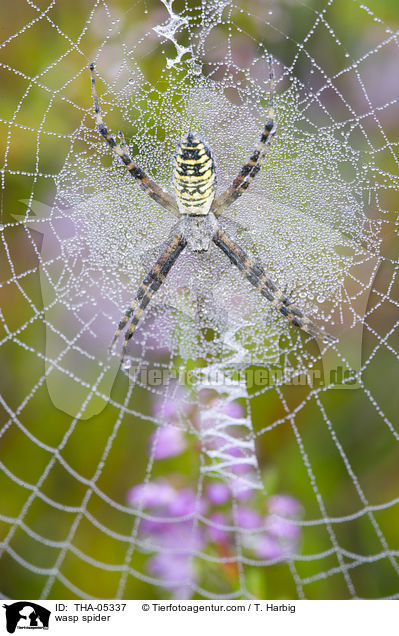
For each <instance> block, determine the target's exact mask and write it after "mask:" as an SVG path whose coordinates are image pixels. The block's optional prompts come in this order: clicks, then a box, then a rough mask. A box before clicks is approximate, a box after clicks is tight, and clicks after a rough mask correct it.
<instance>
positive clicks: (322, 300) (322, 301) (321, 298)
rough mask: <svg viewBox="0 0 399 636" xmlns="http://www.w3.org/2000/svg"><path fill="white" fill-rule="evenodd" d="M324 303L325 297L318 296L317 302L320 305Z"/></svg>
mask: <svg viewBox="0 0 399 636" xmlns="http://www.w3.org/2000/svg"><path fill="white" fill-rule="evenodd" d="M324 301H325V298H324V296H317V302H318V303H324Z"/></svg>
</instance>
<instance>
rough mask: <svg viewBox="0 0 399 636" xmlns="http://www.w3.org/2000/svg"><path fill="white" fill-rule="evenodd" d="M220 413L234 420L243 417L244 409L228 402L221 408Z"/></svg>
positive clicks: (239, 405) (235, 403)
mask: <svg viewBox="0 0 399 636" xmlns="http://www.w3.org/2000/svg"><path fill="white" fill-rule="evenodd" d="M221 411H222V413H225V414H226V415H229V416H230V417H233V418H234V419H239V418H242V417H244V409H243V408H242V406H241V404H238V403H237V402H228V403H227V404H225V405H224V406H223V407H222V409H221Z"/></svg>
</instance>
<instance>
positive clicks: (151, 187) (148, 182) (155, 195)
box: [90, 63, 180, 217]
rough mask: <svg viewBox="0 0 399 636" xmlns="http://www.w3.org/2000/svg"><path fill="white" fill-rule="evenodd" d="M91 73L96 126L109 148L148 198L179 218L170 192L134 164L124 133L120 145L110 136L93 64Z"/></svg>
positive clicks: (120, 133) (177, 209) (120, 135)
mask: <svg viewBox="0 0 399 636" xmlns="http://www.w3.org/2000/svg"><path fill="white" fill-rule="evenodd" d="M90 72H91V89H92V94H93V103H94V111H95V113H96V124H97V127H98V131H99V133H100V134H101V135H102V136H103V137H104V139H105V141H106V142H107V144H108V145H109V147H110V148H112V150H113V151H114V152H115V153H116V154H117V155H118V156H119V157H120V158H121V159H122V161H123V163H124V164H125V166H126V168H127V169H128V171H129V172H130V174H131V175H132V177H134V178H135V179H137V181H139V183H140V186H141V188H142V189H143V190H144V192H146V193H147V194H148V196H150V197H151V198H152V199H154V201H156V202H157V203H159V205H161V206H162V207H164V208H166V209H167V210H169V212H172V213H173V214H174V215H175V216H177V217H179V216H180V212H179V208H178V207H177V203H176V201H175V200H174V198H173V197H172V196H171V195H170V194H169V193H168V192H165V190H162V188H160V187H159V185H157V184H156V183H155V181H153V180H152V179H150V177H149V176H148V175H147V174H146V173H145V172H144V170H142V169H141V168H140V167H139V166H137V165H136V164H135V163H133V161H132V160H131V158H130V156H129V153H128V147H127V145H126V142H125V138H124V136H123V133H122V132H120V131H119V138H120V140H121V143H120V144H118V143H117V142H116V141H115V139H114V137H113V136H112V135H111V134H110V132H109V130H108V128H107V127H106V125H105V124H104V121H103V118H102V114H101V108H100V102H99V101H98V96H97V89H96V74H95V71H94V64H93V63H91V64H90Z"/></svg>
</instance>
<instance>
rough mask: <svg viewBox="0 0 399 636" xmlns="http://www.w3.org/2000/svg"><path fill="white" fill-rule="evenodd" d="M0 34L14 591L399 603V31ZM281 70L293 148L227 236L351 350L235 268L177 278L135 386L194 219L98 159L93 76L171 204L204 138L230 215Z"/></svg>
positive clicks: (378, 26)
mask: <svg viewBox="0 0 399 636" xmlns="http://www.w3.org/2000/svg"><path fill="white" fill-rule="evenodd" d="M381 11H382V9H381ZM3 13H4V17H5V20H4V25H6V27H7V29H8V30H9V35H8V36H7V38H6V39H5V40H4V42H3V43H2V45H1V47H0V73H1V83H2V87H4V88H5V89H6V92H5V98H3V99H2V100H1V102H0V109H1V112H0V125H1V130H2V134H1V136H0V138H1V140H2V142H1V143H2V157H3V161H2V218H1V232H0V238H1V251H0V258H1V268H0V272H1V286H0V295H1V302H0V318H1V334H0V354H1V368H2V373H1V383H2V395H1V397H0V400H1V401H0V403H1V413H2V420H3V421H4V425H3V426H2V429H1V433H0V435H1V438H0V439H1V442H0V444H1V449H2V451H1V462H0V467H1V472H0V475H1V476H0V488H1V492H2V496H1V500H0V529H1V544H0V570H1V572H2V573H3V576H2V577H1V580H2V582H1V589H0V593H1V595H2V596H3V597H4V598H8V597H10V598H13V597H16V598H18V597H19V598H22V597H29V598H75V597H78V598H97V597H102V598H113V597H118V598H153V597H157V596H162V595H174V596H176V597H193V596H194V597H198V598H252V597H256V598H275V599H279V598H311V599H312V598H313V599H317V598H328V599H334V598H397V597H398V596H399V565H398V561H397V557H398V549H399V546H398V539H397V537H398V536H399V535H398V522H397V519H398V508H397V506H398V502H399V492H398V479H397V477H398V470H397V466H398V444H397V442H398V440H399V432H398V426H397V424H398V422H397V410H398V400H397V392H396V378H397V375H398V371H399V368H398V318H397V308H398V300H399V299H398V295H399V293H398V283H397V222H396V207H397V203H396V199H397V188H398V157H397V143H398V142H397V125H396V122H397V117H398V101H397V100H398V94H397V93H398V89H397V82H396V81H395V77H396V69H397V65H398V62H399V60H398V57H399V50H398V32H397V30H395V29H396V27H397V24H396V25H395V24H393V22H394V20H395V16H392V15H389V14H388V15H387V16H386V18H385V17H384V20H383V19H382V18H380V17H379V15H378V11H377V10H376V13H374V11H373V3H369V6H365V5H361V4H360V3H358V2H356V1H355V0H350V1H349V2H348V1H347V0H345V1H344V0H330V2H325V3H316V2H315V3H307V4H306V3H301V2H296V1H295V2H288V1H287V2H279V3H275V2H272V1H270V3H269V2H260V1H259V0H258V1H256V0H254V1H253V2H246V3H242V5H241V4H240V3H230V2H222V1H216V0H215V1H213V0H210V1H206V2H205V1H204V2H202V3H200V2H177V0H176V2H175V3H173V1H172V0H163V2H158V1H157V2H156V1H155V0H154V1H149V2H143V3H141V2H136V3H134V4H133V5H132V3H131V2H127V3H125V2H123V1H122V0H115V1H114V0H113V1H112V2H109V3H105V2H102V1H97V2H86V1H84V0H76V1H75V2H73V3H72V2H70V3H68V5H67V4H66V3H62V2H60V1H59V0H53V1H52V2H51V3H48V2H32V1H30V0H27V1H26V2H22V1H21V6H20V10H19V11H14V7H9V8H7V7H4V9H3ZM270 53H271V54H272V56H273V60H274V61H273V66H274V73H275V76H276V77H275V79H276V83H275V84H276V85H275V108H276V117H277V122H278V133H277V136H276V138H275V140H274V142H273V145H272V147H271V149H270V151H269V152H268V154H267V156H266V157H265V162H264V167H263V169H262V170H261V172H260V173H259V174H258V176H257V177H256V179H255V180H254V182H253V183H251V186H250V188H249V189H248V191H247V192H246V193H245V194H244V195H243V196H242V197H241V198H240V199H239V200H238V201H237V202H236V203H235V204H234V205H233V206H232V207H231V208H230V209H229V210H228V211H226V213H225V214H224V216H223V217H222V219H221V224H222V226H223V227H224V229H225V230H226V232H228V234H229V235H230V236H231V237H232V238H234V239H235V240H236V241H237V242H238V243H239V244H240V245H241V246H242V247H244V248H245V249H246V250H248V251H249V252H250V253H252V254H254V255H255V256H256V257H257V258H258V259H259V260H260V261H261V262H262V263H263V265H264V267H265V269H266V271H268V272H270V276H271V277H272V279H273V280H274V281H275V282H276V283H277V284H278V286H279V287H280V288H281V289H283V290H284V291H285V292H286V293H287V294H288V295H289V296H290V297H291V298H292V299H293V300H294V301H295V303H296V304H297V305H298V306H299V307H301V308H302V309H303V310H304V311H305V312H306V313H307V314H308V315H309V316H310V317H311V318H312V319H313V320H314V321H315V322H316V323H317V324H320V325H322V326H324V327H325V329H326V331H328V332H329V333H332V334H333V335H335V336H336V337H337V343H334V344H331V343H323V342H320V341H317V342H316V341H315V340H314V339H312V338H310V337H309V336H306V334H303V333H299V332H298V330H296V329H294V328H292V327H290V326H289V325H288V324H287V323H286V321H285V319H284V318H283V317H280V316H278V315H276V313H274V312H272V311H271V310H270V307H269V306H268V303H267V301H266V300H264V299H262V298H261V297H259V294H258V293H257V292H256V290H254V289H250V286H249V285H248V283H247V282H246V281H245V280H244V279H242V277H241V275H240V273H239V272H238V270H237V271H236V270H235V269H234V268H232V267H231V265H230V264H229V262H228V260H227V259H226V258H225V256H224V255H223V254H222V253H221V252H220V253H218V252H217V250H216V249H213V250H212V251H211V252H210V253H209V254H205V255H198V254H189V253H187V254H183V255H182V256H181V257H180V259H179V261H178V262H177V264H176V266H175V267H174V268H173V270H172V272H171V273H170V275H169V276H168V279H167V281H166V282H165V284H164V285H163V287H162V289H161V290H160V291H159V293H158V294H157V295H156V297H155V298H154V301H153V303H152V305H151V308H150V310H149V311H148V312H147V314H146V317H145V319H144V320H143V322H142V324H141V326H140V327H139V328H138V330H137V332H136V334H135V337H134V338H133V339H132V341H131V343H130V344H129V348H128V356H127V361H126V363H125V364H124V365H123V367H122V368H121V369H119V355H120V346H121V343H120V342H119V343H118V344H117V345H116V346H115V348H114V350H113V351H112V353H111V355H108V354H107V347H108V345H109V342H110V340H111V338H112V334H113V332H114V330H115V327H116V325H117V322H118V321H119V319H120V316H121V314H122V312H123V311H124V309H125V308H126V306H127V304H128V303H129V302H130V301H131V299H132V297H133V296H134V294H135V292H136V290H137V288H138V286H139V284H140V282H141V280H142V278H143V277H144V275H145V274H146V272H147V271H148V269H149V267H150V266H151V265H152V264H153V262H154V260H155V259H156V258H157V256H158V255H159V253H160V251H161V249H162V245H163V243H164V242H165V241H166V239H167V238H168V236H169V234H170V232H171V231H172V230H173V226H174V224H175V222H176V219H175V218H173V216H172V215H169V213H167V212H166V211H165V210H163V209H162V208H160V207H158V206H157V205H156V204H155V203H154V202H153V201H151V200H150V199H148V197H147V196H146V195H145V193H143V192H142V191H141V190H140V189H139V187H138V186H137V184H135V183H133V181H132V179H131V177H130V175H129V174H128V173H127V172H126V170H125V168H124V167H123V166H122V165H121V164H120V162H119V160H117V158H116V157H113V156H111V152H110V150H109V148H108V147H107V146H106V144H104V142H103V141H102V140H101V139H100V137H99V135H98V132H97V131H96V130H95V125H94V117H93V109H92V102H91V95H90V81H89V74H88V64H89V62H91V61H92V60H94V61H95V63H96V72H97V84H98V92H99V97H100V103H101V107H102V110H103V113H104V118H105V121H106V123H107V125H108V126H109V128H110V129H111V131H113V132H114V133H115V134H117V131H118V130H119V129H120V128H121V129H122V130H123V132H124V134H125V136H126V139H127V142H128V145H129V150H130V153H131V155H132V157H134V160H135V162H137V164H138V165H140V166H141V167H143V168H144V169H145V170H146V171H147V172H148V173H149V174H150V176H151V177H152V178H154V179H156V181H157V182H158V183H159V184H160V185H161V186H162V187H164V188H165V189H167V190H169V191H170V192H171V189H170V188H171V157H172V156H173V152H174V149H175V147H176V144H177V143H178V141H179V139H180V138H181V137H182V136H183V135H184V134H185V133H187V132H188V131H189V130H196V131H197V132H199V133H200V134H201V135H203V136H204V137H205V139H206V140H207V142H208V144H209V145H210V147H211V148H212V149H213V152H214V154H215V157H216V162H217V176H218V191H219V192H220V191H223V189H224V188H226V187H227V186H228V185H229V184H230V183H231V181H232V179H233V178H234V177H235V176H236V174H237V172H238V170H239V169H240V167H241V165H242V164H243V162H244V160H246V158H247V157H248V156H249V154H250V153H251V152H252V150H253V148H254V145H255V143H256V141H257V140H258V138H259V135H260V132H261V130H262V126H263V123H264V121H265V119H266V117H267V108H268V99H269V93H268V91H269V87H268V83H267V79H268V66H267V56H268V54H270ZM168 440H169V441H168ZM170 440H172V447H173V448H172V450H169V452H168V451H167V448H168V444H170V443H171V442H170ZM173 444H174V446H173ZM176 444H177V446H176ZM179 445H180V446H179ZM215 485H216V486H217V487H218V486H219V495H218V496H216V495H215ZM220 487H222V489H221V490H220ZM223 488H224V490H223Z"/></svg>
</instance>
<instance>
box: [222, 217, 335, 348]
mask: <svg viewBox="0 0 399 636" xmlns="http://www.w3.org/2000/svg"><path fill="white" fill-rule="evenodd" d="M213 242H214V243H215V245H217V246H218V247H219V248H220V249H221V250H222V252H224V253H225V254H226V256H227V257H228V258H229V259H230V261H231V262H232V263H233V265H235V266H236V267H238V269H239V270H240V271H241V272H242V273H243V274H244V276H245V278H246V279H247V280H248V281H249V282H250V283H251V285H253V286H254V287H256V289H257V290H258V291H259V292H260V293H261V294H262V296H264V297H265V298H267V300H269V301H270V302H271V304H272V305H273V306H274V307H275V308H276V309H277V311H279V312H280V313H281V314H282V315H283V316H285V317H286V318H287V319H288V320H289V321H290V322H291V323H292V324H293V325H295V327H299V329H302V330H303V331H305V332H306V333H308V334H310V335H311V336H315V337H316V338H322V339H323V340H324V341H327V342H336V340H337V339H336V338H335V337H334V336H330V335H329V334H328V333H326V332H325V331H324V330H323V329H321V328H319V327H317V325H315V324H314V323H313V322H312V321H311V320H310V319H309V318H307V317H306V316H304V314H303V313H302V311H301V310H300V309H298V307H296V306H295V305H293V304H292V302H291V301H290V299H289V298H288V297H287V296H285V294H283V293H282V292H281V291H280V290H279V289H278V288H277V287H276V285H275V284H274V283H273V282H272V281H271V280H270V278H268V277H267V276H266V274H265V271H264V270H263V268H262V267H261V266H260V265H259V264H258V263H256V262H255V261H254V260H253V259H252V258H250V257H249V256H248V254H247V253H246V252H245V250H243V249H242V248H241V247H240V246H239V245H237V243H235V242H234V241H233V240H232V239H231V238H229V236H228V235H227V234H226V233H225V232H223V230H222V229H221V228H219V229H218V230H217V231H216V233H215V235H214V237H213Z"/></svg>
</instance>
